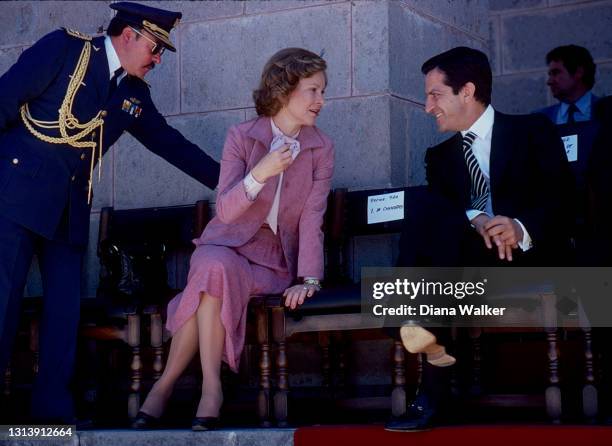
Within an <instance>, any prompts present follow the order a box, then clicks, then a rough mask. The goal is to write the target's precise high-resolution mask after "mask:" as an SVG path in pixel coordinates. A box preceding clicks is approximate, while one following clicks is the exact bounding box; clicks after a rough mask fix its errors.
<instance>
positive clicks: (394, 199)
mask: <svg viewBox="0 0 612 446" xmlns="http://www.w3.org/2000/svg"><path fill="white" fill-rule="evenodd" d="M403 219H404V191H399V192H391V193H389V194H382V195H372V196H370V197H368V224H369V225H371V224H373V223H382V222H385V221H395V220H403Z"/></svg>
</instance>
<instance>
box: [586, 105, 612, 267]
mask: <svg viewBox="0 0 612 446" xmlns="http://www.w3.org/2000/svg"><path fill="white" fill-rule="evenodd" d="M595 118H596V119H598V120H599V121H600V122H601V126H600V127H599V132H598V134H597V136H596V138H595V141H594V143H593V148H592V151H591V157H590V158H589V164H588V170H587V176H586V178H587V188H588V195H589V212H588V224H589V229H590V233H591V235H592V242H593V246H592V251H591V254H592V256H593V260H592V263H591V264H595V265H612V223H611V222H612V181H611V180H610V175H611V173H612V96H607V97H605V98H602V99H601V100H600V101H599V103H598V107H597V111H596V116H595Z"/></svg>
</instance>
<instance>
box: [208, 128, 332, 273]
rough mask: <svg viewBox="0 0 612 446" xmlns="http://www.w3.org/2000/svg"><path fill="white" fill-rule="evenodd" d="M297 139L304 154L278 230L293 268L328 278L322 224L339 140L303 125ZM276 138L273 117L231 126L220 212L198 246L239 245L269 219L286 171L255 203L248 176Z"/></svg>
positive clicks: (290, 181) (292, 173)
mask: <svg viewBox="0 0 612 446" xmlns="http://www.w3.org/2000/svg"><path fill="white" fill-rule="evenodd" d="M297 139H298V141H299V142H300V153H299V154H298V156H297V158H296V159H295V160H294V161H293V163H292V164H291V165H290V166H289V167H288V168H287V169H286V170H285V173H284V175H283V183H282V186H281V195H280V203H279V211H278V234H279V237H280V239H281V245H282V247H283V252H284V254H285V260H286V262H287V267H288V269H289V272H290V273H291V274H292V275H293V276H294V277H295V276H298V277H318V278H322V277H323V231H322V225H323V216H324V214H325V209H326V207H327V196H328V194H329V190H330V187H331V179H332V174H333V169H334V151H333V144H332V142H331V140H330V139H329V138H328V137H327V136H326V135H325V134H323V132H321V130H319V129H318V128H316V127H302V129H301V131H300V134H299V136H298V138H297ZM271 142H272V129H271V126H270V118H266V117H260V118H256V119H253V120H251V121H247V122H244V123H242V124H239V125H237V126H234V127H231V128H230V130H229V132H228V136H227V140H226V142H225V146H224V148H223V157H222V159H221V176H220V180H219V192H218V195H217V215H216V216H215V218H213V220H212V221H211V222H210V223H209V224H208V226H206V229H205V230H204V232H203V234H202V237H201V238H200V239H199V240H198V241H197V244H210V245H221V246H231V247H238V246H241V245H243V244H245V243H246V242H248V241H249V240H250V239H251V238H252V237H253V236H254V235H255V233H256V232H257V231H258V230H259V228H260V227H261V226H262V224H263V223H264V222H265V220H266V216H267V215H268V213H269V211H270V208H271V207H272V201H273V199H274V193H275V191H276V187H277V185H278V181H279V177H280V175H277V176H275V177H273V178H270V179H269V180H268V181H267V182H266V184H265V186H264V187H263V189H262V190H261V191H260V192H259V195H258V196H257V198H256V199H255V200H254V201H250V200H249V199H248V198H247V196H246V192H245V190H244V183H243V179H244V177H245V176H246V174H247V173H248V172H250V170H251V169H252V168H253V167H255V165H256V164H257V163H258V162H259V161H260V160H261V159H262V158H263V157H264V156H265V155H266V154H267V153H268V152H269V150H270V143H271Z"/></svg>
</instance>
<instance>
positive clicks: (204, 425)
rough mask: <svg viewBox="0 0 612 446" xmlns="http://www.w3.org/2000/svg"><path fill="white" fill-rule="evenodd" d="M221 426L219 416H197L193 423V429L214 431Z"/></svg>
mask: <svg viewBox="0 0 612 446" xmlns="http://www.w3.org/2000/svg"><path fill="white" fill-rule="evenodd" d="M218 428H219V417H195V418H194V419H193V422H192V423H191V430H192V431H197V432H201V431H212V430H215V429H218Z"/></svg>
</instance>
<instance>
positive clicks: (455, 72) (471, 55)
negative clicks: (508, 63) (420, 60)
mask: <svg viewBox="0 0 612 446" xmlns="http://www.w3.org/2000/svg"><path fill="white" fill-rule="evenodd" d="M436 68H437V69H438V70H440V71H442V72H443V73H444V75H445V80H444V83H445V84H446V85H448V86H449V87H451V88H452V89H453V94H458V93H459V90H461V88H462V87H463V86H464V85H465V84H467V83H468V82H472V83H473V84H474V85H475V86H476V91H475V93H474V97H475V98H476V100H477V101H479V102H482V103H483V104H484V105H489V104H490V103H491V88H492V84H493V74H492V73H491V66H490V65H489V59H488V58H487V56H486V55H485V53H483V52H482V51H478V50H475V49H473V48H468V47H465V46H459V47H457V48H453V49H451V50H448V51H446V52H444V53H442V54H438V55H437V56H434V57H432V58H431V59H429V60H428V61H427V62H425V63H424V64H423V66H422V67H421V72H422V73H423V74H427V73H429V72H430V71H431V70H433V69H436Z"/></svg>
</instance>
